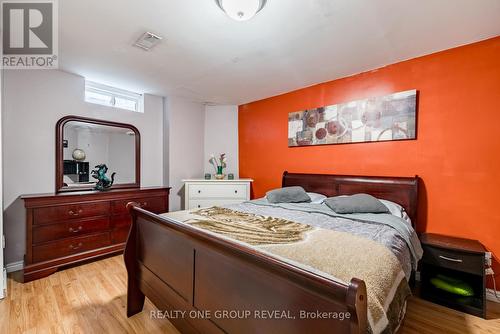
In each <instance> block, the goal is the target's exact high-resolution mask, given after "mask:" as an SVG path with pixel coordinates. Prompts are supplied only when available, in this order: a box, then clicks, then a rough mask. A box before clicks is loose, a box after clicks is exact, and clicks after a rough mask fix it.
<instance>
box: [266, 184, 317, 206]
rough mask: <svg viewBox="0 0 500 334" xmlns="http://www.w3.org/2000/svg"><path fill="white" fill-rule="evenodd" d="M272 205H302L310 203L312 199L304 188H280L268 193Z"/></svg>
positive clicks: (267, 196)
mask: <svg viewBox="0 0 500 334" xmlns="http://www.w3.org/2000/svg"><path fill="white" fill-rule="evenodd" d="M266 198H267V200H268V201H269V202H270V203H302V202H310V201H311V198H310V197H309V195H307V194H306V191H305V190H304V188H302V187H285V188H278V189H274V190H271V191H268V192H267V193H266Z"/></svg>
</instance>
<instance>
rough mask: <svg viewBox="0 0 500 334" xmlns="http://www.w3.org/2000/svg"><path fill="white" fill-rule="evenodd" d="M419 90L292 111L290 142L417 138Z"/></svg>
mask: <svg viewBox="0 0 500 334" xmlns="http://www.w3.org/2000/svg"><path fill="white" fill-rule="evenodd" d="M416 123H417V90H415V89H414V90H408V91H404V92H398V93H394V94H391V95H385V96H380V97H373V98H367V99H364V100H358V101H352V102H346V103H340V104H334V105H330V106H326V107H321V108H315V109H308V110H303V111H298V112H292V113H289V114H288V146H289V147H294V146H311V145H328V144H347V143H362V142H376V141H388V140H408V139H416V126H417V124H416Z"/></svg>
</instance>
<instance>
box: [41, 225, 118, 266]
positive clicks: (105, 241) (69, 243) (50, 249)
mask: <svg viewBox="0 0 500 334" xmlns="http://www.w3.org/2000/svg"><path fill="white" fill-rule="evenodd" d="M109 245H110V237H109V232H106V233H100V234H93V235H89V236H85V237H79V238H71V239H64V240H60V241H52V242H49V243H46V244H43V245H39V246H34V247H33V262H43V261H47V260H51V259H56V258H60V257H64V256H68V255H73V254H77V253H82V252H85V251H89V250H95V249H98V248H102V247H106V246H109Z"/></svg>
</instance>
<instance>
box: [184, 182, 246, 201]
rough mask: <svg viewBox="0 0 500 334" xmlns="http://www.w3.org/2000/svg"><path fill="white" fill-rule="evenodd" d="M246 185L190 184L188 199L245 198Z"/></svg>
mask: <svg viewBox="0 0 500 334" xmlns="http://www.w3.org/2000/svg"><path fill="white" fill-rule="evenodd" d="M247 193H248V186H247V185H246V184H228V183H222V182H221V183H220V184H215V183H214V184H190V185H189V194H188V195H189V198H231V199H236V198H241V199H243V200H245V199H246V198H247Z"/></svg>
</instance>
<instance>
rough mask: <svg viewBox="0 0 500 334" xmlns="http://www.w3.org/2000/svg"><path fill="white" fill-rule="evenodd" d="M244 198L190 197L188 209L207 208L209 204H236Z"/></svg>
mask: <svg viewBox="0 0 500 334" xmlns="http://www.w3.org/2000/svg"><path fill="white" fill-rule="evenodd" d="M244 201H245V200H244V199H225V198H214V199H192V200H189V207H188V208H187V209H188V210H191V209H199V208H208V207H211V206H220V205H228V204H238V203H242V202H244Z"/></svg>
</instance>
